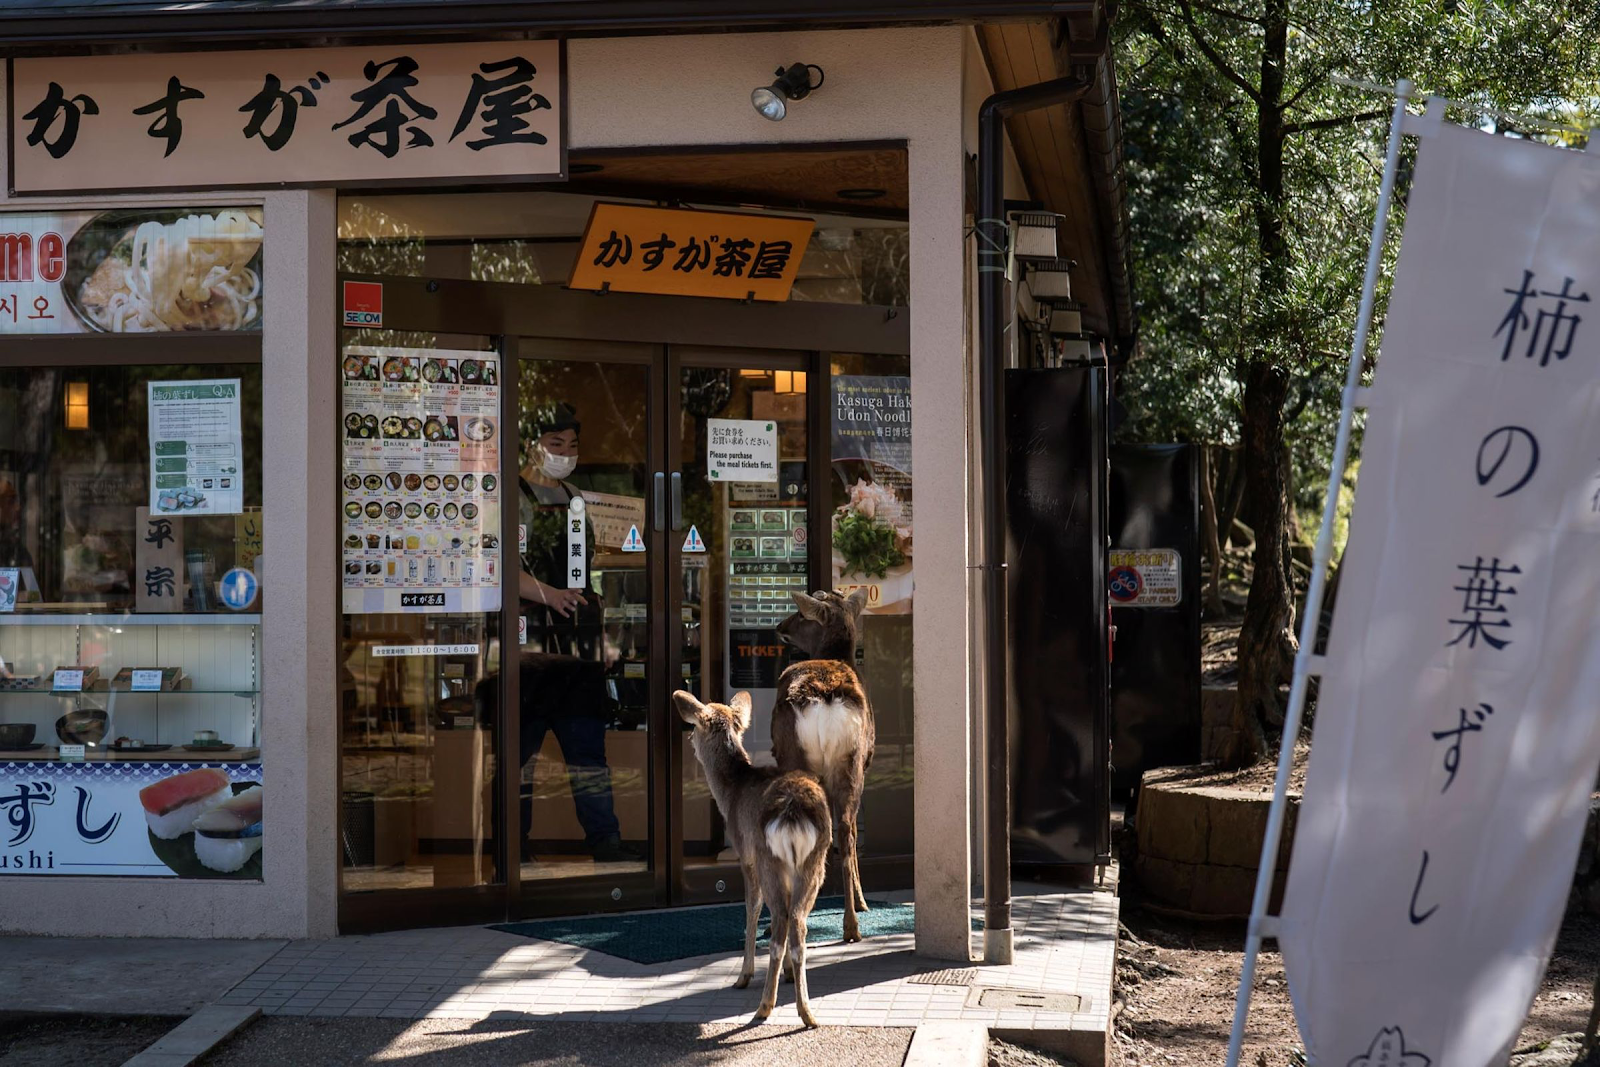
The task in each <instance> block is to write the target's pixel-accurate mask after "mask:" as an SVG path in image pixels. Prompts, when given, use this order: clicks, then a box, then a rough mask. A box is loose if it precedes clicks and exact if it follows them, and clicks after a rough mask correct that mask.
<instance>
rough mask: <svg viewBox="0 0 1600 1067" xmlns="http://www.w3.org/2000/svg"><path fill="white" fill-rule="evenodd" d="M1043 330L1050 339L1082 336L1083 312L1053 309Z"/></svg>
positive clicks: (1062, 308) (1070, 309)
mask: <svg viewBox="0 0 1600 1067" xmlns="http://www.w3.org/2000/svg"><path fill="white" fill-rule="evenodd" d="M1045 329H1046V330H1047V331H1048V332H1049V333H1050V336H1052V337H1057V338H1060V337H1080V336H1082V334H1083V312H1081V311H1077V310H1075V309H1073V308H1064V307H1053V308H1051V309H1050V318H1049V320H1048V321H1047V324H1046V326H1045Z"/></svg>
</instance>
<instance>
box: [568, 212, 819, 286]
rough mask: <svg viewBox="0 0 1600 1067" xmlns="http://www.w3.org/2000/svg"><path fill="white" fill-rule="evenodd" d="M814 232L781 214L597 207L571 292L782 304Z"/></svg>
mask: <svg viewBox="0 0 1600 1067" xmlns="http://www.w3.org/2000/svg"><path fill="white" fill-rule="evenodd" d="M814 226H815V223H813V222H812V221H811V220H810V219H799V218H788V217H784V216H778V215H742V214H734V213H731V212H724V211H687V210H684V209H681V208H659V207H639V206H636V205H633V204H596V205H595V206H594V212H593V213H592V214H591V215H590V216H589V225H588V227H587V228H586V229H585V230H584V234H583V246H582V247H581V248H580V249H579V250H578V258H577V261H576V262H575V263H574V264H573V267H572V278H571V280H570V281H568V282H567V286H568V287H569V288H572V289H599V290H611V291H613V292H619V293H660V294H664V295H667V296H711V297H723V298H725V299H730V300H770V301H779V302H781V301H784V300H787V299H789V290H790V289H791V288H793V287H794V280H795V277H796V276H797V275H798V274H799V272H800V259H801V257H802V256H804V255H805V251H806V244H807V242H809V241H810V240H811V231H812V229H813V228H814Z"/></svg>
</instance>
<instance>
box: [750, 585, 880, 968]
mask: <svg viewBox="0 0 1600 1067" xmlns="http://www.w3.org/2000/svg"><path fill="white" fill-rule="evenodd" d="M790 595H791V596H792V597H793V598H794V605H795V608H796V609H798V614H796V615H791V616H789V618H787V619H785V620H784V621H783V622H782V623H781V624H780V625H779V626H778V636H779V637H780V638H781V639H782V640H783V641H784V643H785V644H788V645H789V646H791V647H792V648H795V649H797V650H798V651H800V652H801V653H802V654H803V655H805V656H806V657H807V658H806V659H804V660H801V661H800V662H797V663H794V664H791V665H790V666H789V668H788V669H787V670H785V671H784V672H783V674H782V675H780V676H779V677H778V697H777V700H776V702H774V704H773V705H772V756H773V758H774V759H775V760H776V761H777V763H778V768H779V769H780V770H785V771H789V770H796V771H809V772H810V773H812V774H814V775H816V776H817V780H818V781H820V782H821V783H822V788H823V790H824V791H825V792H826V793H827V794H828V807H829V809H830V810H831V811H832V812H833V817H834V819H835V820H836V821H837V822H838V824H839V865H840V869H841V872H842V874H843V879H842V881H843V883H844V939H845V940H846V941H860V940H861V927H860V925H859V924H858V923H857V921H856V912H857V911H866V910H867V897H866V894H865V893H864V892H863V891H862V888H861V866H860V863H859V861H858V860H857V858H856V823H857V818H858V816H859V815H860V812H861V794H862V791H863V790H864V789H865V788H866V781H867V768H868V767H869V766H871V764H872V749H873V745H874V743H875V741H876V737H877V732H876V729H875V728H874V726H873V722H872V705H871V704H869V703H868V702H867V692H866V690H865V689H863V688H862V686H861V679H860V678H858V677H857V676H856V670H855V667H853V666H852V665H851V664H852V662H853V661H854V659H855V654H856V651H855V650H856V630H857V626H858V624H859V622H860V619H861V611H862V609H863V608H865V607H866V606H867V589H866V587H865V586H862V587H861V588H859V589H857V590H856V591H855V592H853V593H851V594H850V595H849V596H840V595H839V594H838V593H834V592H817V593H813V594H812V595H810V596H807V595H806V594H804V593H791V594H790Z"/></svg>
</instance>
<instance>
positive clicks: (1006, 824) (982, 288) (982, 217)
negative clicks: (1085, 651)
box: [977, 68, 1092, 964]
mask: <svg viewBox="0 0 1600 1067" xmlns="http://www.w3.org/2000/svg"><path fill="white" fill-rule="evenodd" d="M1091 75H1092V71H1091V70H1090V69H1089V68H1074V74H1073V76H1072V77H1069V78H1057V79H1055V80H1054V81H1047V82H1040V83H1039V84H1038V85H1029V86H1024V87H1023V88H1020V89H1010V90H1007V91H1006V92H1003V93H995V94H994V95H993V96H991V97H989V99H987V100H985V101H984V102H983V106H982V107H980V108H979V109H978V220H977V236H978V361H979V371H978V441H979V447H981V448H982V449H983V457H982V463H983V482H984V485H983V522H982V524H981V530H982V537H981V538H980V539H979V558H981V559H982V560H983V562H982V563H979V564H978V565H977V569H978V570H980V571H981V572H982V575H983V592H982V595H981V597H980V602H981V604H982V610H981V613H980V616H979V617H980V619H981V622H982V631H983V635H984V653H983V663H984V692H983V714H984V726H985V744H984V748H985V759H986V767H987V770H988V794H989V796H988V805H987V823H988V827H987V832H986V834H985V841H984V851H985V856H984V875H983V893H984V913H983V961H984V962H985V963H994V964H1006V963H1010V962H1011V958H1012V939H1011V773H1010V772H1011V752H1010V741H1009V737H1008V728H1009V723H1008V719H1007V714H1006V704H1007V699H1006V697H1007V687H1008V685H1009V681H1008V678H1007V663H1006V652H1007V649H1006V644H1007V642H1006V515H1005V490H1006V481H1005V478H1006V453H1005V426H1004V416H1005V412H1004V404H1005V400H1004V396H1003V394H1002V393H1001V391H1000V384H1001V371H1002V369H1003V368H1002V361H1003V359H1004V355H1005V323H1006V318H1007V316H1006V314H1005V309H1004V308H1003V306H1002V301H1004V299H1005V284H1006V277H1005V273H1006V255H1007V248H1008V245H1009V243H1010V227H1009V225H1008V224H1007V223H1006V219H1005V120H1006V118H1007V117H1008V116H1010V115H1015V114H1018V113H1020V112H1023V111H1033V110H1036V109H1038V108H1041V107H1049V106H1051V105H1053V104H1063V103H1067V102H1069V101H1072V100H1076V99H1077V98H1078V97H1080V96H1082V95H1083V93H1084V92H1085V91H1086V90H1087V89H1088V88H1089V86H1090V84H1091V80H1092V79H1091Z"/></svg>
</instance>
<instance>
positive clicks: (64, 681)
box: [50, 670, 83, 693]
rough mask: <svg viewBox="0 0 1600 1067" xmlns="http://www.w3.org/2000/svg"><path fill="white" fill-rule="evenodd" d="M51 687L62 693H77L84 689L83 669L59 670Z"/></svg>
mask: <svg viewBox="0 0 1600 1067" xmlns="http://www.w3.org/2000/svg"><path fill="white" fill-rule="evenodd" d="M50 688H52V689H54V690H56V691H57V692H61V693H77V692H80V691H81V690H82V689H83V671H81V670H70V671H69V670H58V671H56V673H55V678H54V680H53V681H52V682H51V685H50Z"/></svg>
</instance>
